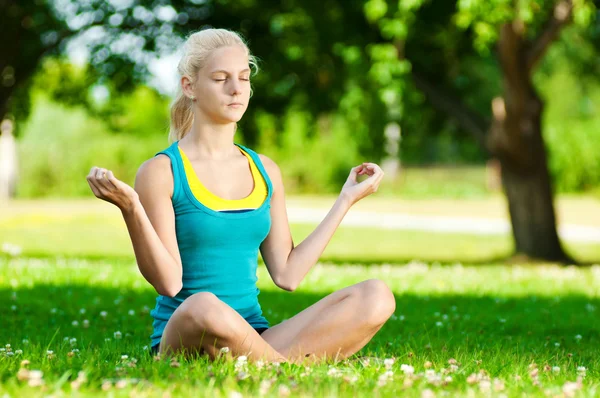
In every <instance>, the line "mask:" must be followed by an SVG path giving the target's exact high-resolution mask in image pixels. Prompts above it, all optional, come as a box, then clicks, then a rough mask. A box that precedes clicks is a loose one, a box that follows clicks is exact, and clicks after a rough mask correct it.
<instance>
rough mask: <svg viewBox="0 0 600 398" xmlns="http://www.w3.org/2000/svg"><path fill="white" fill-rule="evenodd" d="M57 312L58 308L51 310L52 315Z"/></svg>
mask: <svg viewBox="0 0 600 398" xmlns="http://www.w3.org/2000/svg"><path fill="white" fill-rule="evenodd" d="M57 311H58V310H57V309H56V308H52V309H51V310H50V313H51V314H56V312H57Z"/></svg>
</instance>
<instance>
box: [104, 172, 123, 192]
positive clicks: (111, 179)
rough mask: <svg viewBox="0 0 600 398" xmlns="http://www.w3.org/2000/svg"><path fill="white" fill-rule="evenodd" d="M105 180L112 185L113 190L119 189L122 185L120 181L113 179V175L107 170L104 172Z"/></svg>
mask: <svg viewBox="0 0 600 398" xmlns="http://www.w3.org/2000/svg"><path fill="white" fill-rule="evenodd" d="M106 179H107V180H108V181H109V182H110V183H111V184H112V185H114V187H115V188H121V186H122V185H123V182H122V181H120V180H119V179H117V177H115V175H114V174H113V172H112V171H110V170H107V171H106Z"/></svg>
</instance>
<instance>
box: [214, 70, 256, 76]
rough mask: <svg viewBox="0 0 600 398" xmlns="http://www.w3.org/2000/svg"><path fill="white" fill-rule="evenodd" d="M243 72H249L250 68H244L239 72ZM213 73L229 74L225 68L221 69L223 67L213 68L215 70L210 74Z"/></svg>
mask: <svg viewBox="0 0 600 398" xmlns="http://www.w3.org/2000/svg"><path fill="white" fill-rule="evenodd" d="M244 72H250V69H244V70H241V71H240V73H244ZM214 73H225V74H226V75H228V74H229V72H227V71H226V70H223V69H220V70H215V71H212V72H211V74H214Z"/></svg>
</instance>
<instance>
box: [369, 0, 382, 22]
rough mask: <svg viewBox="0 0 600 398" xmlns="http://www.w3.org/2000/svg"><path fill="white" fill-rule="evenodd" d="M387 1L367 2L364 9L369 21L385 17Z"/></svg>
mask: <svg viewBox="0 0 600 398" xmlns="http://www.w3.org/2000/svg"><path fill="white" fill-rule="evenodd" d="M387 9H388V6H387V3H386V2H385V0H369V1H367V2H366V3H365V6H364V10H365V15H366V16H367V20H368V21H369V22H376V21H378V20H379V19H381V18H383V17H384V16H385V14H386V13H387Z"/></svg>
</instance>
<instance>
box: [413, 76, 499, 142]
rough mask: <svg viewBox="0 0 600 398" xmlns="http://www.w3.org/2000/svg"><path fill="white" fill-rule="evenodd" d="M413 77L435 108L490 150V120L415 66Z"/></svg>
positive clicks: (416, 84)
mask: <svg viewBox="0 0 600 398" xmlns="http://www.w3.org/2000/svg"><path fill="white" fill-rule="evenodd" d="M412 78H413V81H414V83H415V86H416V87H417V88H418V89H419V90H421V91H422V92H423V93H424V94H425V95H426V96H427V99H428V100H429V102H430V103H431V105H432V106H433V107H434V108H436V109H438V110H440V111H442V112H444V113H446V114H447V115H448V116H450V117H452V118H453V119H454V120H455V121H456V122H457V123H458V125H459V126H461V127H462V128H463V129H465V130H466V131H467V132H469V133H470V134H471V135H472V136H473V138H475V140H476V141H477V142H478V143H479V145H480V146H481V148H482V149H483V150H485V151H486V152H487V151H488V149H487V145H486V135H487V130H488V128H489V121H487V120H486V119H485V118H484V117H483V116H481V115H480V114H478V113H477V112H475V111H473V110H472V109H469V108H468V107H467V106H466V104H464V103H463V102H462V101H461V100H460V99H459V98H457V97H456V96H453V95H452V94H450V93H449V92H446V91H445V90H443V89H442V88H441V87H438V86H437V85H435V84H433V83H431V82H430V81H429V80H428V79H427V78H426V77H425V76H423V75H421V74H420V73H419V72H417V71H415V69H414V66H413V70H412Z"/></svg>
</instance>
